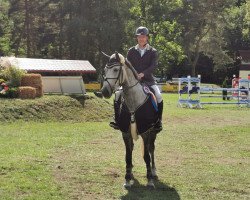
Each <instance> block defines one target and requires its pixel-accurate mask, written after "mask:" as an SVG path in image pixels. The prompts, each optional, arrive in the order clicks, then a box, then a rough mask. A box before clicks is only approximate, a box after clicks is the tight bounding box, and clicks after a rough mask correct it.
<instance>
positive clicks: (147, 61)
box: [110, 26, 163, 131]
mask: <svg viewBox="0 0 250 200" xmlns="http://www.w3.org/2000/svg"><path fill="white" fill-rule="evenodd" d="M135 35H136V39H137V44H136V46H134V47H131V48H130V49H129V51H128V54H127V59H128V61H129V62H130V63H131V64H132V66H133V67H134V68H135V70H136V71H137V73H138V79H139V80H140V81H142V82H144V83H146V84H147V85H148V86H150V87H151V88H152V89H153V90H154V93H155V96H156V99H157V103H158V116H159V121H158V122H157V124H156V125H155V129H156V130H158V131H161V130H162V122H161V121H162V111H163V99H162V96H161V93H160V90H159V88H158V86H157V85H156V84H155V81H154V78H153V71H154V69H155V68H156V67H157V64H158V56H157V50H156V49H155V48H153V47H151V46H150V45H149V44H148V38H149V31H148V29H147V28H146V27H143V26H140V27H138V28H137V29H136V32H135ZM117 96H119V95H117ZM119 101H120V100H119V98H118V97H115V102H114V108H115V121H116V119H117V117H118V115H119V114H118V113H119V107H120V106H119V104H120V102H119ZM110 126H111V127H113V128H115V129H119V127H118V125H117V123H116V122H110Z"/></svg>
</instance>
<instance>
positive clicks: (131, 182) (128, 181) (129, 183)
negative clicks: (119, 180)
mask: <svg viewBox="0 0 250 200" xmlns="http://www.w3.org/2000/svg"><path fill="white" fill-rule="evenodd" d="M133 184H134V180H126V182H125V183H124V184H123V187H124V188H125V189H130V188H131V187H132V185H133Z"/></svg>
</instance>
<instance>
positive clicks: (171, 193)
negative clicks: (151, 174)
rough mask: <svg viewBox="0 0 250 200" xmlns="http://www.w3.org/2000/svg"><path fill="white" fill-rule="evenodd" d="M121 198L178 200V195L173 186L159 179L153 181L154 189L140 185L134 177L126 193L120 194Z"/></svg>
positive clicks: (133, 199) (129, 199)
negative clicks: (132, 183)
mask: <svg viewBox="0 0 250 200" xmlns="http://www.w3.org/2000/svg"><path fill="white" fill-rule="evenodd" d="M120 199H122V200H139V199H143V200H147V199H148V200H149V199H150V200H151V199H154V200H161V199H162V200H163V199H168V200H180V199H181V198H180V196H179V194H178V192H177V191H176V189H175V188H172V187H170V186H168V185H166V184H164V183H162V182H161V181H160V180H156V181H155V189H153V188H149V187H147V186H146V185H142V184H140V183H139V182H138V180H136V179H135V182H134V185H133V186H132V187H131V188H130V189H128V193H127V194H126V195H124V196H121V197H120Z"/></svg>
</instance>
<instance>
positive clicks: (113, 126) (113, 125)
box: [109, 122, 120, 130]
mask: <svg viewBox="0 0 250 200" xmlns="http://www.w3.org/2000/svg"><path fill="white" fill-rule="evenodd" d="M109 126H110V127H112V128H114V129H116V130H119V129H120V128H119V126H118V125H117V123H115V122H110V123H109Z"/></svg>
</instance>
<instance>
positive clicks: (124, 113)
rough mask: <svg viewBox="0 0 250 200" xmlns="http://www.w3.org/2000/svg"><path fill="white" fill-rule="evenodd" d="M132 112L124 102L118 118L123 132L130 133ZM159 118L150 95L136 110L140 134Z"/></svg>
mask: <svg viewBox="0 0 250 200" xmlns="http://www.w3.org/2000/svg"><path fill="white" fill-rule="evenodd" d="M130 119H131V114H130V112H129V110H128V108H127V106H126V104H125V103H123V104H122V108H121V112H120V115H119V119H118V125H119V128H120V130H121V131H122V132H125V133H128V132H129V126H130V123H131V122H130ZM157 120H158V114H157V111H156V110H155V108H154V106H153V105H152V102H151V98H150V97H148V98H147V100H146V102H145V103H144V104H143V105H141V106H140V107H139V108H138V109H137V110H136V112H135V121H136V125H137V132H138V134H139V135H140V134H142V133H145V132H146V131H148V130H149V129H150V128H152V126H154V124H155V123H156V121H157Z"/></svg>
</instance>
